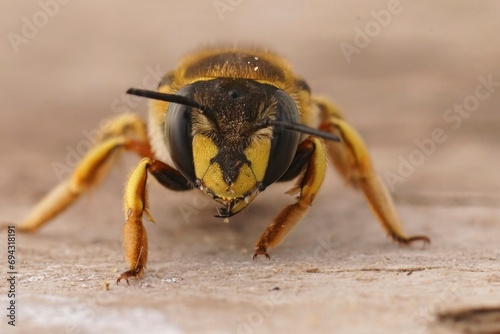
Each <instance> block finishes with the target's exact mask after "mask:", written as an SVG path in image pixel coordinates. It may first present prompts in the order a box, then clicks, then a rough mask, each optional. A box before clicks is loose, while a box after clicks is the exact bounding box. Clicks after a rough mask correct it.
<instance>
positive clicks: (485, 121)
mask: <svg viewBox="0 0 500 334" xmlns="http://www.w3.org/2000/svg"><path fill="white" fill-rule="evenodd" d="M0 6H1V12H2V14H1V16H2V20H1V23H0V29H1V34H2V35H3V36H4V38H2V41H1V44H0V47H1V63H2V66H1V69H0V71H1V72H0V88H1V89H0V98H1V101H2V106H3V111H2V115H3V117H2V119H3V121H2V122H1V124H0V131H1V136H2V139H3V140H2V141H1V143H0V145H1V146H0V147H1V150H2V152H3V156H4V157H5V158H4V159H2V170H5V172H4V177H3V178H2V188H4V187H7V188H10V189H19V187H23V185H20V184H19V182H18V180H19V179H20V178H22V175H14V177H12V176H13V175H12V173H15V171H16V170H17V171H19V168H16V167H14V168H11V166H12V165H13V164H14V166H15V165H16V163H21V164H22V163H25V162H27V163H30V164H31V163H35V162H36V165H37V168H41V169H46V172H45V173H44V175H46V178H47V182H48V183H52V182H54V181H55V180H56V179H57V177H56V175H54V173H53V172H51V162H53V161H64V160H65V157H66V155H67V151H66V150H65V146H66V145H70V146H71V147H75V146H76V144H77V143H78V142H79V141H81V140H85V138H86V137H85V135H84V133H82V131H83V130H87V131H91V130H93V129H96V127H97V126H98V124H99V122H100V121H101V120H103V119H109V117H112V116H113V115H114V113H115V112H120V111H123V110H126V109H130V110H132V111H136V112H139V113H140V114H142V115H144V116H146V109H147V105H146V102H144V101H140V100H134V101H131V100H130V97H125V96H124V95H123V93H124V91H125V90H126V89H127V88H128V87H131V86H143V87H146V88H154V87H155V85H156V82H157V80H158V77H159V76H161V74H162V73H164V72H166V71H168V70H170V69H173V68H174V67H175V66H176V64H177V61H178V60H179V59H180V58H181V57H182V56H183V55H185V54H186V53H189V52H192V51H193V50H196V49H198V48H200V46H205V45H212V44H221V43H226V44H243V45H262V46H264V47H268V48H271V49H273V50H275V51H276V52H277V53H279V54H281V55H283V56H285V57H286V58H287V59H288V60H289V61H290V62H291V64H292V65H293V68H294V69H295V70H296V71H297V72H298V73H299V74H301V75H302V76H304V77H305V78H306V79H307V80H308V82H309V84H310V85H311V87H312V89H313V92H316V93H317V94H321V95H325V96H328V97H331V98H332V99H333V100H334V101H335V102H336V103H337V104H338V105H339V107H341V109H342V110H343V111H344V112H345V114H346V117H347V119H348V120H350V121H351V122H352V123H353V124H354V125H355V126H356V127H357V128H359V130H360V131H361V132H362V134H363V135H364V136H365V138H366V140H367V142H368V144H369V146H370V148H371V149H372V151H373V152H374V155H375V156H376V160H378V161H379V162H377V168H378V169H379V171H381V172H382V173H383V172H385V171H390V172H394V173H396V174H397V169H398V167H399V166H400V164H401V161H402V160H401V159H406V160H408V159H409V155H410V154H411V153H412V151H413V150H415V149H418V146H416V144H415V140H425V139H426V138H431V134H432V131H433V130H434V129H435V128H442V129H443V130H444V133H445V136H446V138H447V140H446V141H445V142H444V143H440V144H438V145H437V146H436V149H435V151H434V152H433V153H432V154H430V155H429V156H426V157H425V159H424V160H425V161H424V162H423V163H421V165H418V166H416V168H415V170H414V172H413V173H412V174H411V175H410V176H409V177H405V178H404V182H399V183H398V184H397V185H396V186H395V189H394V190H395V191H408V192H409V191H410V190H412V189H415V188H416V187H417V186H418V189H419V191H436V192H447V191H457V192H472V193H474V192H483V193H488V194H492V193H498V190H499V189H500V178H498V177H496V171H497V166H498V162H499V160H498V159H499V158H498V156H497V155H495V154H490V153H491V152H493V151H492V149H493V148H494V147H495V146H496V144H497V143H498V141H499V136H500V134H499V131H498V129H499V126H500V125H499V117H500V113H499V111H498V105H499V99H500V94H498V92H497V91H495V92H493V93H492V94H491V95H490V96H489V97H488V98H487V99H485V100H481V101H479V102H480V103H479V105H478V106H477V108H475V110H474V111H473V112H470V113H469V114H470V117H469V116H467V117H464V116H460V118H461V120H457V119H454V120H453V121H452V120H451V119H450V120H449V121H448V122H446V121H444V119H443V117H444V115H445V113H446V111H447V110H448V109H449V108H452V107H453V106H454V104H462V103H463V102H464V99H465V98H466V97H467V96H469V95H471V94H474V90H475V89H476V86H477V85H479V84H480V82H479V81H478V78H479V77H483V78H488V76H492V77H493V80H497V82H498V81H500V69H499V65H498V59H500V58H499V57H500V41H499V39H498V36H497V32H498V31H499V28H500V23H499V21H498V15H499V14H500V5H499V4H498V2H497V1H481V2H480V3H473V2H470V1H452V0H450V1H440V2H439V4H436V3H435V2H432V1H394V2H391V1H370V2H364V1H356V2H352V1H349V2H348V1H341V2H335V3H325V2H321V1H307V2H306V1H277V2H272V3H267V2H263V1H262V2H261V1H257V2H255V1H245V0H232V1H229V0H214V1H190V2H189V3H178V2H174V1H148V2H145V3H141V4H139V3H137V2H134V1H107V2H106V3H102V2H97V1H85V2H82V1H68V0H64V1H63V0H60V1H57V0H43V1H42V0H41V1H39V2H20V3H13V2H9V1H2V2H1V3H0ZM387 14H389V15H387ZM363 35H364V36H363ZM495 88H496V89H498V85H497V87H495ZM469 102H470V101H469ZM472 102H473V101H472ZM453 115H455V116H456V115H457V114H455V113H454V114H449V115H448V116H449V117H452V116H453ZM458 121H460V124H459V126H458V128H457V129H454V128H452V125H454V126H456V124H458V123H457V122H458ZM17 155H21V156H23V158H20V159H26V160H23V161H15V162H14V161H13V160H12V159H13V158H14V157H13V156H17ZM7 157H9V158H7ZM414 158H415V159H416V160H418V159H417V158H418V157H417V156H415V157H414ZM5 173H7V174H5ZM23 173H24V171H23ZM403 174H404V173H403ZM8 175H9V176H10V177H6V176H8ZM25 177H27V176H26V175H25ZM27 183H29V182H27Z"/></svg>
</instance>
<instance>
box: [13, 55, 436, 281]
mask: <svg viewBox="0 0 500 334" xmlns="http://www.w3.org/2000/svg"><path fill="white" fill-rule="evenodd" d="M128 93H129V94H133V95H138V96H143V97H145V98H149V99H152V101H151V104H150V111H149V121H148V125H146V123H145V122H144V121H143V120H142V119H141V118H140V117H138V116H137V115H134V114H123V115H121V116H119V117H117V118H115V119H114V120H113V121H112V122H111V123H110V124H109V125H108V126H106V127H105V128H103V129H102V131H103V133H104V134H103V136H102V139H101V140H100V142H99V143H98V144H97V145H96V146H95V147H93V148H92V149H91V150H90V151H89V152H88V153H87V154H86V156H85V157H83V159H82V160H81V162H80V163H79V164H78V165H77V167H76V168H75V170H74V172H73V174H72V175H71V176H70V177H69V178H68V179H67V180H65V181H63V182H62V183H60V184H59V185H58V186H56V187H55V188H54V189H53V190H52V191H51V192H49V193H48V194H47V195H46V197H45V198H43V199H42V200H41V201H40V203H39V204H38V205H36V206H35V207H34V209H33V210H32V211H31V213H30V214H29V215H28V217H27V218H26V220H25V221H24V222H23V223H22V224H20V225H19V226H18V227H17V230H18V231H21V232H33V231H35V230H37V229H38V228H40V227H41V226H42V225H43V224H45V223H47V222H48V221H49V220H50V219H51V218H53V217H54V216H56V215H57V214H59V213H60V212H62V211H63V210H64V209H66V208H67V207H68V206H70V205H71V204H72V203H73V202H74V201H75V200H76V199H77V198H78V197H79V196H80V195H81V194H83V193H84V192H86V191H88V190H89V188H91V187H92V186H94V185H96V184H97V183H98V182H99V181H100V180H101V179H102V177H103V176H104V175H105V174H106V171H107V170H108V169H109V168H110V167H111V165H112V164H113V161H114V160H115V159H113V158H114V157H115V156H116V155H117V154H119V153H120V152H123V151H130V152H134V153H136V154H137V155H138V156H139V157H142V159H141V160H140V162H139V163H138V164H137V166H136V167H135V168H134V169H133V171H132V173H131V174H130V176H129V177H128V181H127V183H126V186H125V192H124V207H125V224H124V230H123V239H124V251H125V257H126V259H127V261H128V265H129V269H128V270H127V271H125V272H123V273H122V274H121V275H120V276H119V277H118V278H117V283H119V282H120V281H121V280H126V281H127V283H128V282H129V278H139V277H140V276H141V275H142V274H143V272H144V269H145V268H146V264H147V257H148V241H147V234H146V229H145V227H144V225H143V218H144V217H146V218H148V219H149V220H151V221H153V217H152V216H151V214H150V213H149V211H148V202H147V190H146V183H147V179H148V175H152V176H153V177H154V178H155V179H156V180H157V181H158V182H159V183H160V184H162V185H163V186H165V187H166V188H168V189H170V190H173V191H189V190H194V189H197V190H198V191H201V192H202V193H204V194H205V195H207V196H208V197H210V198H211V199H213V200H214V201H215V202H217V203H218V204H219V206H220V207H219V209H218V213H217V215H216V217H220V218H222V219H224V220H225V221H228V219H229V217H231V216H233V215H235V214H237V213H238V212H240V211H241V210H243V209H245V208H246V207H247V206H248V205H249V204H250V203H251V202H252V201H253V200H254V199H255V197H256V196H257V195H258V194H259V193H261V192H263V191H264V190H265V189H266V188H267V187H269V186H270V185H272V184H273V183H276V182H285V181H292V180H296V183H295V186H293V187H292V189H291V190H290V191H288V192H287V193H288V194H291V195H298V196H297V199H296V201H295V203H293V204H291V205H288V206H286V207H285V208H283V209H282V210H281V211H280V212H279V213H278V215H277V216H276V217H275V218H274V220H273V221H272V222H271V223H270V224H269V226H267V228H266V229H265V231H264V233H263V234H262V235H261V237H260V238H259V239H258V241H257V243H256V244H255V253H254V258H255V257H256V256H258V255H263V256H266V257H267V258H269V255H268V253H267V251H268V250H269V249H270V248H271V247H275V246H277V245H278V244H280V242H281V241H283V239H284V238H285V237H286V236H287V235H288V234H289V232H290V231H291V230H292V229H293V228H294V227H295V226H296V225H297V223H298V222H299V221H300V220H301V219H302V218H303V217H304V216H305V214H306V213H307V212H308V210H309V207H310V206H311V204H312V202H313V201H314V198H315V196H316V194H317V192H318V191H319V189H320V187H321V184H322V183H323V179H324V176H325V172H326V169H327V159H329V160H330V161H331V162H332V164H333V166H334V167H335V169H336V170H337V171H338V172H339V173H340V175H341V176H342V177H343V178H344V179H345V181H346V182H347V183H348V184H350V185H352V186H353V187H355V188H356V189H359V190H360V191H362V192H363V194H364V195H365V197H366V200H367V202H368V204H369V206H370V207H371V209H372V211H373V213H374V214H375V216H376V217H377V219H378V221H379V222H380V224H381V225H382V227H383V229H384V230H385V231H386V233H387V234H388V235H389V236H390V237H392V239H394V240H395V241H397V242H398V243H401V244H410V243H412V242H414V241H417V240H420V241H423V242H424V243H428V242H429V238H428V237H427V236H425V235H417V236H407V235H406V234H405V233H404V232H403V230H402V227H401V224H400V220H399V218H398V215H397V212H396V210H395V208H394V204H393V202H392V199H391V196H390V193H389V192H388V191H387V189H386V187H385V186H384V184H383V182H382V181H381V179H380V177H379V176H378V175H377V174H376V173H375V171H374V169H373V167H372V162H371V159H370V156H369V153H368V151H367V149H366V146H365V144H364V142H363V139H362V138H361V136H360V135H359V133H358V132H357V131H356V130H355V129H354V128H353V127H352V126H351V125H350V124H349V123H348V122H347V121H345V120H344V117H343V116H342V114H341V113H340V112H339V110H337V108H335V107H334V105H333V104H332V103H331V102H329V101H328V100H326V99H323V98H320V97H317V96H314V95H311V90H310V88H309V85H308V84H307V83H306V81H305V80H304V79H303V78H301V77H300V76H298V75H296V74H295V73H294V72H293V71H292V70H291V68H290V65H289V64H288V63H287V62H286V61H285V60H284V59H283V58H281V57H280V56H278V55H276V54H274V53H272V52H270V51H267V50H263V49H258V48H255V49H251V48H233V47H228V48H207V49H203V50H200V51H198V52H195V53H193V54H191V55H189V56H187V57H185V58H184V59H183V60H181V62H180V64H179V65H178V67H177V69H175V70H174V71H172V72H169V73H167V74H166V75H165V76H164V77H163V78H162V80H161V82H160V83H159V85H158V89H157V91H148V90H142V89H130V90H129V91H128ZM168 157H170V158H171V160H172V162H173V166H172V165H170V164H169V163H167V162H166V161H169V160H168Z"/></svg>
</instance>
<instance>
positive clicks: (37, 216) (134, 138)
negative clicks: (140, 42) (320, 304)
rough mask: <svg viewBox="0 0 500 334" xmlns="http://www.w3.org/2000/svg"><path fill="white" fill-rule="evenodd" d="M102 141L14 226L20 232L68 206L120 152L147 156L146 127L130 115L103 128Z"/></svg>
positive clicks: (96, 181)
mask: <svg viewBox="0 0 500 334" xmlns="http://www.w3.org/2000/svg"><path fill="white" fill-rule="evenodd" d="M101 133H102V138H101V142H99V143H98V144H97V145H96V146H95V147H93V148H92V149H91V150H90V151H89V152H88V153H87V154H86V155H85V156H84V157H83V159H82V160H81V161H80V162H79V164H78V166H77V167H76V168H75V170H74V172H73V174H72V175H71V176H70V177H69V178H68V179H66V180H64V181H62V182H61V183H60V184H59V185H57V186H56V187H55V188H54V189H52V191H50V192H49V193H48V194H47V195H46V196H45V197H44V198H43V199H42V200H41V201H40V202H39V203H38V204H37V205H36V206H35V207H34V208H33V209H32V211H31V212H30V214H29V215H28V217H27V218H26V219H25V220H24V222H23V223H21V224H20V225H18V226H17V230H18V231H20V232H34V231H36V230H38V229H39V228H40V227H41V226H43V225H44V224H45V223H47V222H48V221H49V220H50V219H52V218H54V217H55V216H56V215H58V214H59V213H61V212H62V211H63V210H65V209H66V208H67V207H68V206H70V205H71V204H72V203H73V202H74V201H75V200H76V199H77V198H78V197H79V196H80V195H81V194H82V193H83V192H85V191H87V190H88V189H89V188H91V187H92V186H95V185H96V184H97V183H98V182H99V181H100V180H101V179H102V177H103V176H104V174H105V173H106V171H107V170H108V169H109V167H110V165H111V164H112V162H113V160H114V159H113V158H114V157H115V156H116V155H117V154H116V153H118V151H120V149H126V150H129V151H134V152H136V153H137V154H139V155H141V156H150V155H152V153H151V148H150V146H149V143H148V139H147V133H146V126H145V124H144V122H143V121H142V120H140V119H139V118H138V117H137V116H135V115H132V114H125V115H122V116H120V117H117V118H116V119H114V120H112V121H111V122H110V123H109V125H108V126H106V127H105V128H103V129H102V132H101Z"/></svg>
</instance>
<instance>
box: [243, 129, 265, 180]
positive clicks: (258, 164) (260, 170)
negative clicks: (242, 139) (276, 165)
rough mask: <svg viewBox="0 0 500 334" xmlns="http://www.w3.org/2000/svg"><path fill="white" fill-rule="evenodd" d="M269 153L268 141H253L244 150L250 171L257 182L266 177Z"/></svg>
mask: <svg viewBox="0 0 500 334" xmlns="http://www.w3.org/2000/svg"><path fill="white" fill-rule="evenodd" d="M270 152H271V140H270V139H267V138H265V139H253V140H252V142H251V143H250V145H249V146H248V147H247V149H246V150H245V156H246V157H247V159H248V161H250V162H251V164H252V171H253V174H254V175H255V178H256V179H257V181H258V182H260V181H262V180H263V179H264V176H265V175H266V169H267V163H268V161H269V153H270Z"/></svg>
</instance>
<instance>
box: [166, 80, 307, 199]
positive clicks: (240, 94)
mask: <svg viewBox="0 0 500 334" xmlns="http://www.w3.org/2000/svg"><path fill="white" fill-rule="evenodd" d="M176 95H182V96H186V97H189V98H190V99H192V100H194V101H196V102H197V103H199V104H201V105H203V106H204V107H205V108H204V110H203V111H201V112H200V111H199V110H190V109H191V107H189V106H186V105H182V104H177V103H170V104H169V107H168V111H167V120H166V123H165V140H166V142H167V146H168V148H169V151H170V155H171V157H172V160H173V162H174V164H175V166H176V168H177V169H178V170H179V172H181V174H182V175H183V176H184V177H186V178H187V179H188V180H189V181H190V182H192V183H193V184H196V183H197V177H196V175H195V167H194V162H193V136H194V135H196V134H199V133H201V134H203V135H205V136H207V137H210V138H211V139H212V140H213V143H214V144H215V146H216V147H217V155H216V156H215V157H214V158H213V159H212V160H213V161H212V162H217V163H218V165H219V166H220V170H221V172H222V174H223V178H224V181H226V182H227V183H228V184H229V183H231V182H234V181H235V180H236V178H237V177H238V175H239V173H240V168H241V166H242V165H244V164H249V163H250V164H252V163H253V164H257V163H259V162H258V161H249V159H248V157H247V156H246V155H245V150H246V149H247V148H248V147H249V145H250V143H251V141H252V140H253V139H254V138H255V136H256V135H258V133H259V132H258V131H259V130H262V128H269V130H270V131H268V133H270V138H269V140H270V141H271V151H270V154H269V159H268V162H267V167H266V172H265V176H264V178H263V180H261V184H260V185H259V186H260V188H261V189H264V188H265V187H267V186H268V185H270V184H272V183H274V182H275V181H276V180H278V179H279V178H280V177H281V176H282V175H283V174H284V173H285V171H286V170H287V169H288V167H289V166H290V163H291V161H292V159H293V157H294V155H295V153H296V150H297V146H298V142H299V138H300V133H299V132H297V131H292V130H288V129H284V128H281V127H272V126H261V127H260V128H259V127H256V124H259V123H262V122H263V121H265V120H266V119H271V120H277V121H287V122H290V123H300V117H299V113H298V110H297V107H296V105H295V103H294V101H293V100H292V98H291V97H290V96H289V95H288V94H286V93H285V92H283V91H282V90H280V89H278V88H276V87H274V86H271V85H267V84H262V83H258V82H255V81H253V80H246V79H229V78H218V79H214V80H209V81H199V82H195V83H193V84H190V85H188V86H185V87H183V88H182V89H180V90H179V91H178V92H177V93H176ZM215 195H217V194H215Z"/></svg>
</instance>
